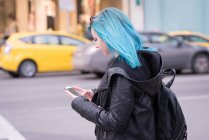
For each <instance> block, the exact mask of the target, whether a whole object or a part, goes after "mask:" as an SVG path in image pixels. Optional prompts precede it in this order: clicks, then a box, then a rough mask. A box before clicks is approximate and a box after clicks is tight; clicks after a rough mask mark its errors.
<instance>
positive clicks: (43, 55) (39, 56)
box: [0, 31, 90, 77]
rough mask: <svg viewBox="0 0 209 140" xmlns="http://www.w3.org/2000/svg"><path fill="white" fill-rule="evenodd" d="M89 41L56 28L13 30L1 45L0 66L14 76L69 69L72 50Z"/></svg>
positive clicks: (71, 67)
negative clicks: (40, 31)
mask: <svg viewBox="0 0 209 140" xmlns="http://www.w3.org/2000/svg"><path fill="white" fill-rule="evenodd" d="M89 42H90V41H89V40H87V39H85V38H83V37H80V36H77V35H73V34H68V33H65V32H59V31H50V32H44V33H37V32H27V33H14V34H12V35H11V36H10V37H9V38H8V39H7V41H6V42H5V43H4V45H3V46H2V47H1V52H0V68H1V69H3V70H5V71H7V72H8V73H9V74H10V75H11V76H13V77H18V76H21V77H33V76H35V74H36V73H37V72H58V71H71V70H73V63H72V57H73V54H74V52H75V51H76V49H78V48H79V47H80V48H82V47H86V45H87V44H88V43H89Z"/></svg>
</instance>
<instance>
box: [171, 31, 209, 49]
mask: <svg viewBox="0 0 209 140" xmlns="http://www.w3.org/2000/svg"><path fill="white" fill-rule="evenodd" d="M169 35H171V36H173V37H176V38H178V39H179V40H182V41H187V42H189V43H191V44H195V45H198V46H203V47H209V37H208V36H207V35H204V34H201V33H196V32H190V31H177V32H170V33H169Z"/></svg>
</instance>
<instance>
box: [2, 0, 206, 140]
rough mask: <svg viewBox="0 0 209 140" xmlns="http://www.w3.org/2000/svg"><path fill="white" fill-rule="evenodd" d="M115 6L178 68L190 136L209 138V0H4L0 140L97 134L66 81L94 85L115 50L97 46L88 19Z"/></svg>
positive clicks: (177, 88) (76, 139) (177, 85)
mask: <svg viewBox="0 0 209 140" xmlns="http://www.w3.org/2000/svg"><path fill="white" fill-rule="evenodd" d="M107 7H116V8H118V9H120V10H122V11H123V12H124V13H125V14H126V15H127V16H128V17H129V19H130V20H131V22H132V23H133V26H134V27H135V29H136V31H137V32H138V33H139V36H140V37H141V39H142V41H143V45H144V46H145V47H154V48H156V49H157V50H158V52H159V53H160V54H161V56H162V59H163V66H164V67H165V68H174V69H176V72H177V76H176V80H175V82H174V84H173V86H172V90H173V91H174V92H175V93H176V95H177V97H178V99H179V101H180V103H181V105H182V109H183V112H184V114H185V117H186V121H187V124H188V139H191V140H196V139H201V140H207V139H208V137H209V129H208V128H209V120H208V118H209V111H207V106H208V105H209V86H208V85H207V84H208V83H209V74H208V70H209V37H208V36H209V9H208V7H209V0H175V1H168V0H0V89H1V90H0V140H7V139H8V140H24V139H27V140H48V139H50V140H60V139H61V140H65V139H66V140H69V139H70V140H92V139H95V137H94V124H92V123H90V122H88V121H86V120H84V119H83V118H81V117H80V116H79V115H78V114H77V113H75V112H74V111H73V110H72V109H71V106H70V103H71V99H70V97H68V96H67V95H65V93H64V91H63V89H64V87H65V86H67V85H78V86H81V87H83V88H87V89H92V88H96V87H97V86H98V84H99V81H100V80H101V77H102V76H103V74H104V72H105V71H106V70H107V69H108V67H109V66H110V65H111V63H112V62H113V61H114V57H113V56H111V55H109V56H107V57H104V56H103V54H102V53H101V52H100V51H99V50H98V49H95V48H93V47H91V46H90V45H91V40H92V36H91V33H90V32H89V30H88V26H89V19H90V17H91V16H95V15H97V14H98V12H99V11H101V10H102V9H104V8H107Z"/></svg>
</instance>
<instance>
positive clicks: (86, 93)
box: [65, 86, 94, 101]
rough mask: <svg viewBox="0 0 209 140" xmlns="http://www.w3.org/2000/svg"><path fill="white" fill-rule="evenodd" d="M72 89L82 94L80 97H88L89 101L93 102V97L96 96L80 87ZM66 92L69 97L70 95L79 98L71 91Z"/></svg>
mask: <svg viewBox="0 0 209 140" xmlns="http://www.w3.org/2000/svg"><path fill="white" fill-rule="evenodd" d="M72 88H73V89H74V90H75V91H77V92H78V93H79V94H80V96H84V97H86V98H87V99H88V100H89V101H91V100H92V98H93V95H94V92H93V91H92V90H87V89H83V88H81V87H78V86H72ZM65 92H66V93H67V94H68V95H70V96H71V97H72V98H75V97H77V96H76V95H74V94H72V93H71V92H70V91H67V90H65Z"/></svg>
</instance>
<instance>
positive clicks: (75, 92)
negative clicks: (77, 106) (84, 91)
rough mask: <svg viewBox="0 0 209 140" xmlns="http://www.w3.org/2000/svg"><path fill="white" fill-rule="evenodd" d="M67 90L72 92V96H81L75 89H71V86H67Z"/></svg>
mask: <svg viewBox="0 0 209 140" xmlns="http://www.w3.org/2000/svg"><path fill="white" fill-rule="evenodd" d="M65 90H68V91H70V92H71V93H72V94H74V95H76V96H80V94H79V93H78V92H77V91H76V90H74V89H73V87H71V86H66V87H65Z"/></svg>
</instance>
